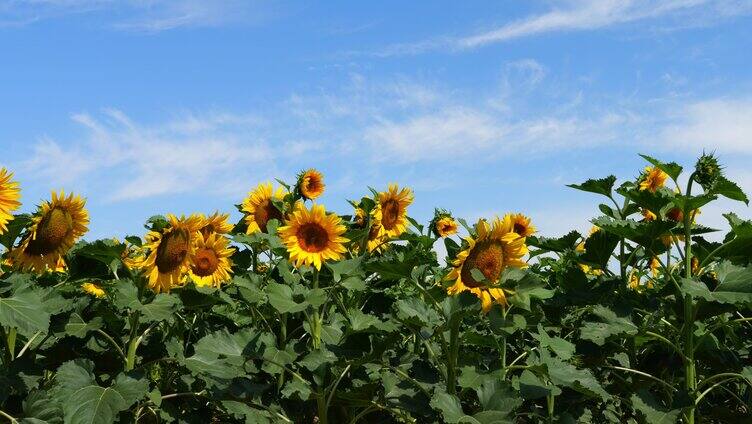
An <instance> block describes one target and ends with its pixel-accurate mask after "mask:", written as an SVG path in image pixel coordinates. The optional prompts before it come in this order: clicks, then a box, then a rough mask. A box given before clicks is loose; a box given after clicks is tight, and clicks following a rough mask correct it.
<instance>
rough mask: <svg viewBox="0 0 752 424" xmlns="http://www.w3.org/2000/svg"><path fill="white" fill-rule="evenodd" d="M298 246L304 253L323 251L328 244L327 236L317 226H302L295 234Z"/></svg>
mask: <svg viewBox="0 0 752 424" xmlns="http://www.w3.org/2000/svg"><path fill="white" fill-rule="evenodd" d="M296 236H297V237H298V245H299V246H300V248H301V249H303V250H305V251H306V252H311V253H317V252H321V251H322V250H324V249H325V248H326V246H327V244H328V243H329V234H328V233H327V232H326V230H325V229H324V228H323V227H322V226H321V225H319V224H316V223H309V224H303V225H301V226H300V228H298V232H297V233H296Z"/></svg>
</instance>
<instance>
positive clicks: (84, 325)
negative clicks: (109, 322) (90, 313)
mask: <svg viewBox="0 0 752 424" xmlns="http://www.w3.org/2000/svg"><path fill="white" fill-rule="evenodd" d="M101 327H102V318H101V317H95V318H93V319H92V320H91V321H89V322H86V321H84V319H83V318H82V317H81V315H79V314H78V313H73V314H71V316H70V318H69V319H68V322H67V323H66V324H65V333H66V334H67V335H69V336H73V337H77V338H79V339H80V338H82V337H84V336H86V335H87V334H88V333H89V331H94V330H97V329H99V328H101Z"/></svg>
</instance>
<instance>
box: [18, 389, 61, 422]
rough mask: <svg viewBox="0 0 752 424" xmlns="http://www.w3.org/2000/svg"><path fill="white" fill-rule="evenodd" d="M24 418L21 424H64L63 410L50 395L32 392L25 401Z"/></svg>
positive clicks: (41, 391) (40, 391)
mask: <svg viewBox="0 0 752 424" xmlns="http://www.w3.org/2000/svg"><path fill="white" fill-rule="evenodd" d="M23 414H24V418H23V419H21V421H20V423H21V424H62V422H63V410H62V408H61V407H60V405H59V404H58V403H57V402H54V401H53V399H52V398H51V397H50V394H49V393H47V392H45V391H43V390H32V391H31V392H30V393H29V395H28V396H27V397H26V399H25V400H24V401H23Z"/></svg>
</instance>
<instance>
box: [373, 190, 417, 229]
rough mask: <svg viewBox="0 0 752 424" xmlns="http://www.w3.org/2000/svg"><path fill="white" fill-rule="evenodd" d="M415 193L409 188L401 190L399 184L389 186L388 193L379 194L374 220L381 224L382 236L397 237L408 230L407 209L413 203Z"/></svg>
mask: <svg viewBox="0 0 752 424" xmlns="http://www.w3.org/2000/svg"><path fill="white" fill-rule="evenodd" d="M413 199H414V196H413V192H412V190H410V189H409V188H403V189H402V190H400V189H399V186H398V185H397V184H389V188H388V190H387V191H383V192H381V193H379V195H378V199H377V202H376V209H375V210H374V218H375V220H376V221H377V222H379V223H380V224H381V230H380V235H382V236H386V237H397V236H399V235H400V234H402V233H404V232H405V230H406V229H407V207H408V206H410V204H411V203H413Z"/></svg>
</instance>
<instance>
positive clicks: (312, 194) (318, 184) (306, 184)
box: [295, 168, 325, 200]
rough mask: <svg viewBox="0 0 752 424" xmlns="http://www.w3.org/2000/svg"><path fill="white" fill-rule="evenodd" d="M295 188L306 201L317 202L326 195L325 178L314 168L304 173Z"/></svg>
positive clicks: (299, 176) (299, 177)
mask: <svg viewBox="0 0 752 424" xmlns="http://www.w3.org/2000/svg"><path fill="white" fill-rule="evenodd" d="M295 188H296V189H297V191H298V193H300V195H301V196H302V197H303V198H304V199H307V200H315V199H316V198H318V197H319V196H321V195H322V194H323V193H324V188H325V185H324V176H323V175H321V172H319V171H317V170H315V169H313V168H311V169H309V170H307V171H303V172H301V173H300V175H298V182H297V185H296V187H295Z"/></svg>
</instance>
